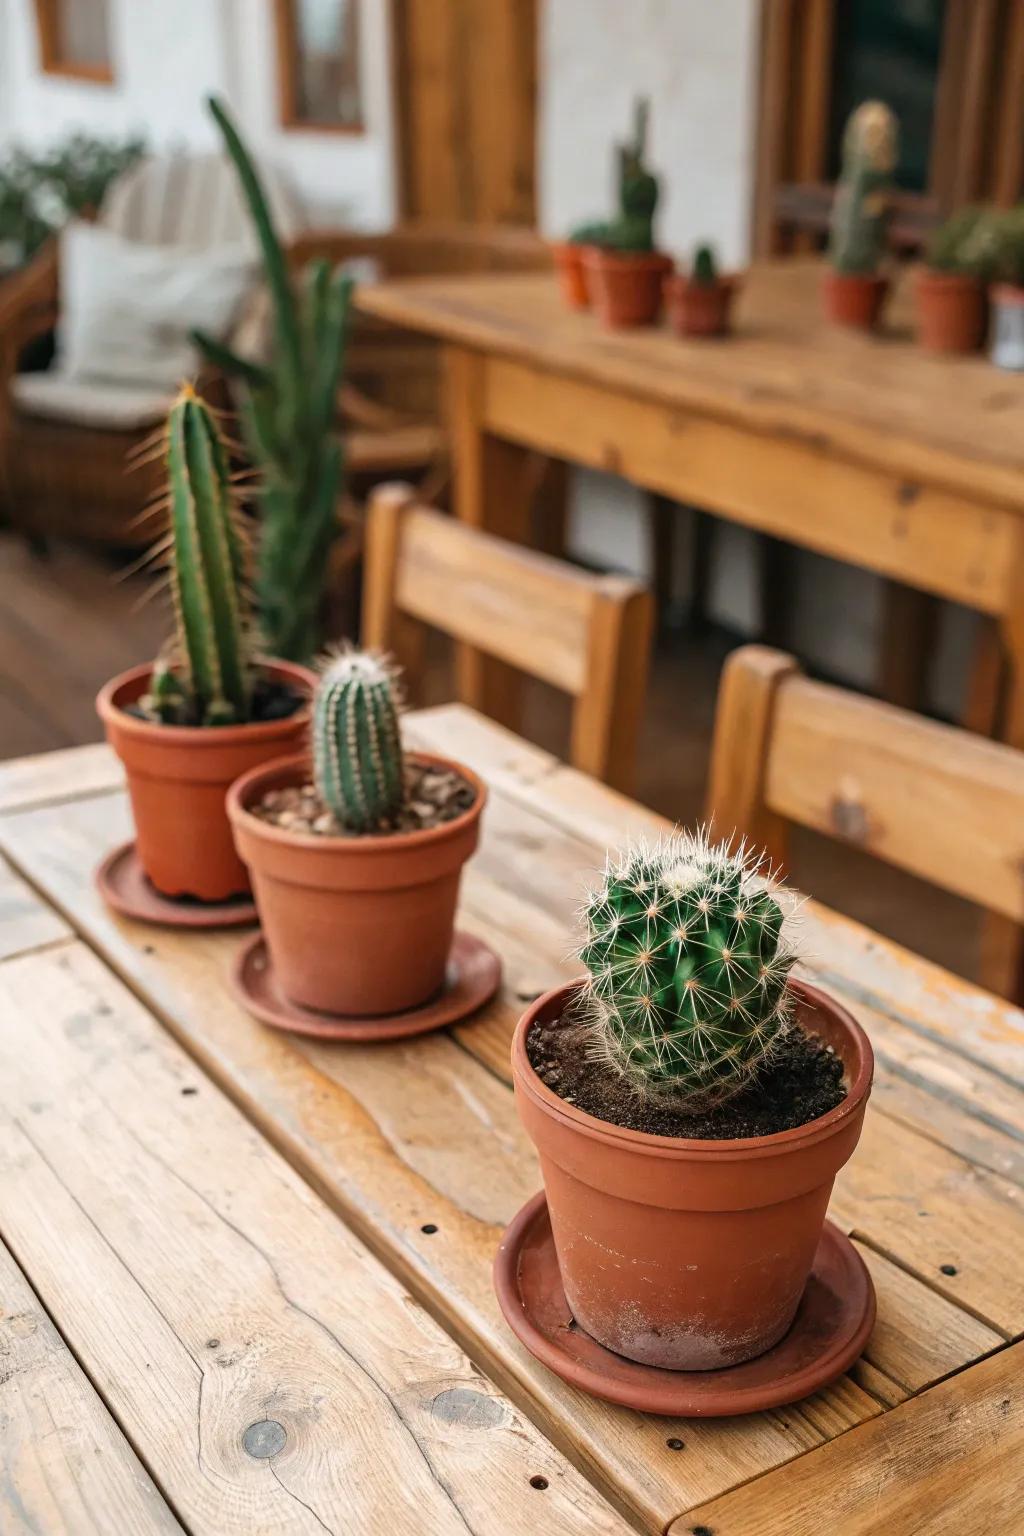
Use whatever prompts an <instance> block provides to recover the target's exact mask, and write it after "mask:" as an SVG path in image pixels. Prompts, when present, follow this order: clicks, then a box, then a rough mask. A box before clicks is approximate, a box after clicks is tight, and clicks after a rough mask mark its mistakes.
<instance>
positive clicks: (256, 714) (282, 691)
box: [124, 677, 309, 730]
mask: <svg viewBox="0 0 1024 1536" xmlns="http://www.w3.org/2000/svg"><path fill="white" fill-rule="evenodd" d="M308 703H309V698H308V695H306V694H304V693H300V691H299V690H298V688H293V687H292V685H291V683H282V682H279V681H278V680H277V679H276V678H272V677H260V678H257V680H256V682H255V684H254V685H253V690H252V711H251V713H250V716H249V720H248V724H249V725H266V724H267V723H268V722H269V721H271V720H290V719H291V717H292V715H294V714H295V713H296V712H297V711H298V710H300V709H301V708H302V707H303V705H304V704H308ZM124 712H125V714H126V715H131V716H132V717H133V718H134V719H136V720H148V721H149V722H150V724H151V725H160V724H162V722H161V721H160V720H154V718H153V716H152V715H149V714H147V713H146V711H145V710H144V709H141V708H140V707H139V705H138V704H129V705H127V706H126V708H125V711H124ZM182 723H183V724H194V725H198V724H199V722H198V721H191V722H182ZM208 729H210V730H216V729H217V727H216V726H210V727H208Z"/></svg>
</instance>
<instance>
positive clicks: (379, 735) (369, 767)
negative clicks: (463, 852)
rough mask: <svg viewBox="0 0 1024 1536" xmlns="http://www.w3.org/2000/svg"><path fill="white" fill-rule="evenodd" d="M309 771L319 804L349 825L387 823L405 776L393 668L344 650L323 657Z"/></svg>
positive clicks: (397, 806)
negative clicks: (324, 659) (311, 769)
mask: <svg viewBox="0 0 1024 1536" xmlns="http://www.w3.org/2000/svg"><path fill="white" fill-rule="evenodd" d="M313 779H314V782H315V784H316V788H317V791H318V793H319V795H320V798H321V800H322V801H323V803H324V805H325V806H326V807H327V808H328V810H330V811H331V812H332V813H333V815H334V817H335V819H336V820H337V821H338V822H339V823H340V824H341V825H342V826H343V827H347V828H348V829H349V830H350V831H352V832H374V831H376V830H377V829H378V828H380V827H381V826H384V825H387V824H389V823H393V822H394V821H395V819H396V818H397V816H398V814H399V812H400V811H401V808H402V802H403V799H404V796H405V781H404V772H403V760H402V742H401V737H400V735H399V729H398V700H397V697H396V683H395V675H394V671H393V669H392V668H391V667H390V666H389V665H388V663H387V662H386V661H385V660H384V659H383V658H382V657H380V656H376V655H373V654H372V653H370V652H367V651H356V650H348V651H343V652H341V654H340V655H337V656H333V657H331V659H330V660H329V661H328V662H327V664H326V665H325V667H324V669H323V672H322V675H321V678H320V683H319V685H318V687H317V690H316V695H315V697H314V700H313Z"/></svg>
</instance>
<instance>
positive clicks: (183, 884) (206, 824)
mask: <svg viewBox="0 0 1024 1536" xmlns="http://www.w3.org/2000/svg"><path fill="white" fill-rule="evenodd" d="M152 670H153V668H152V664H147V665H146V666H142V667H132V669H131V670H130V671H129V672H122V673H121V675H120V676H119V677H115V678H112V679H111V681H110V682H109V683H107V685H106V687H104V688H102V689H101V690H100V693H99V695H98V697H97V699H96V708H97V711H98V712H99V716H100V719H101V720H102V721H103V724H104V726H105V727H106V732H107V740H108V741H109V742H110V745H111V746H112V747H113V749H114V751H115V752H116V753H117V755H118V757H119V758H120V759H121V761H122V763H123V764H124V767H125V773H126V774H127V778H128V794H129V796H130V798H131V803H132V816H133V818H134V821H135V841H136V847H137V848H138V853H139V859H140V861H141V863H142V867H143V869H144V870H145V872H146V874H147V876H148V877H149V880H150V881H151V883H152V884H153V885H155V886H156V888H157V890H158V891H161V892H162V893H163V894H164V895H165V896H193V897H196V898H197V899H198V900H200V901H227V900H228V899H229V897H232V896H241V895H244V894H245V893H246V892H247V891H248V889H249V879H248V876H247V875H246V872H245V866H244V865H243V864H242V862H241V860H240V859H239V857H238V855H237V853H236V852H235V846H234V843H233V841H232V838H231V827H230V825H229V823H228V817H227V810H226V808H225V803H224V802H225V796H226V795H227V791H228V785H229V784H230V783H231V781H232V780H233V779H237V778H238V775H239V774H240V773H247V772H248V770H249V769H250V768H255V767H257V766H258V765H259V764H260V763H266V762H269V761H271V760H272V759H273V758H275V757H280V756H281V755H282V753H285V752H293V751H295V749H296V748H297V747H298V745H299V743H300V742H302V741H303V740H304V738H305V736H306V732H307V731H308V729H309V710H308V709H306V708H302V709H299V710H297V711H296V713H295V714H294V715H290V716H289V717H288V718H287V719H286V720H266V721H260V722H257V723H255V724H252V725H225V726H216V727H213V726H211V727H208V728H205V729H201V728H199V727H198V726H185V725H155V724H153V722H152V721H149V720H138V719H136V718H135V716H133V715H129V714H126V713H125V709H126V707H127V706H128V705H129V704H134V703H135V702H136V700H138V699H140V698H141V697H142V695H143V694H144V693H145V692H146V689H147V688H148V687H149V678H150V674H151V672H152ZM265 672H266V674H267V675H268V676H270V677H272V678H276V679H278V680H279V681H281V682H284V683H291V684H292V685H293V687H295V688H296V689H298V690H299V692H301V693H303V694H306V695H309V694H310V693H311V692H312V690H313V688H314V686H315V684H316V678H315V677H314V676H313V674H312V672H309V671H307V670H306V668H305V667H299V666H295V665H293V664H292V663H291V662H286V661H277V662H270V663H268V664H267V666H266V668H265Z"/></svg>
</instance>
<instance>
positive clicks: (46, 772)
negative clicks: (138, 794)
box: [0, 742, 124, 811]
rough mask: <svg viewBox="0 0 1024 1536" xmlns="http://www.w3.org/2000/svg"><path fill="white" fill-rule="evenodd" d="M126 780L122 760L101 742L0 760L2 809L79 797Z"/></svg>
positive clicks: (96, 792)
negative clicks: (34, 755)
mask: <svg viewBox="0 0 1024 1536" xmlns="http://www.w3.org/2000/svg"><path fill="white" fill-rule="evenodd" d="M123 783H124V774H123V772H122V771H121V765H120V763H119V762H118V760H117V758H116V757H115V756H114V754H113V752H111V750H110V748H109V747H108V746H106V745H105V744H104V743H102V742H94V743H93V744H91V745H90V746H87V747H68V748H67V749H65V750H64V751H61V752H40V753H39V754H38V755H37V756H36V757H17V758H13V759H12V760H11V761H9V762H5V763H0V811H14V810H21V809H24V808H25V807H26V806H30V805H45V804H48V803H49V802H51V801H54V800H77V799H80V798H81V796H83V795H96V794H101V793H102V792H103V791H104V790H108V789H119V788H120V787H121V785H122V784H123Z"/></svg>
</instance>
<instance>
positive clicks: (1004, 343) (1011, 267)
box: [991, 204, 1024, 373]
mask: <svg viewBox="0 0 1024 1536" xmlns="http://www.w3.org/2000/svg"><path fill="white" fill-rule="evenodd" d="M992 229H993V241H994V253H993V268H994V276H995V278H996V281H995V283H994V284H993V285H992V312H993V326H992V350H991V357H992V361H993V362H994V363H995V364H996V366H997V367H998V368H1009V369H1012V370H1013V371H1014V372H1017V373H1019V372H1021V371H1022V370H1024V206H1022V205H1021V204H1018V205H1017V207H1015V208H1008V209H1007V210H1006V211H1005V212H1003V213H999V214H996V215H995V216H994V221H993V226H992Z"/></svg>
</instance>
